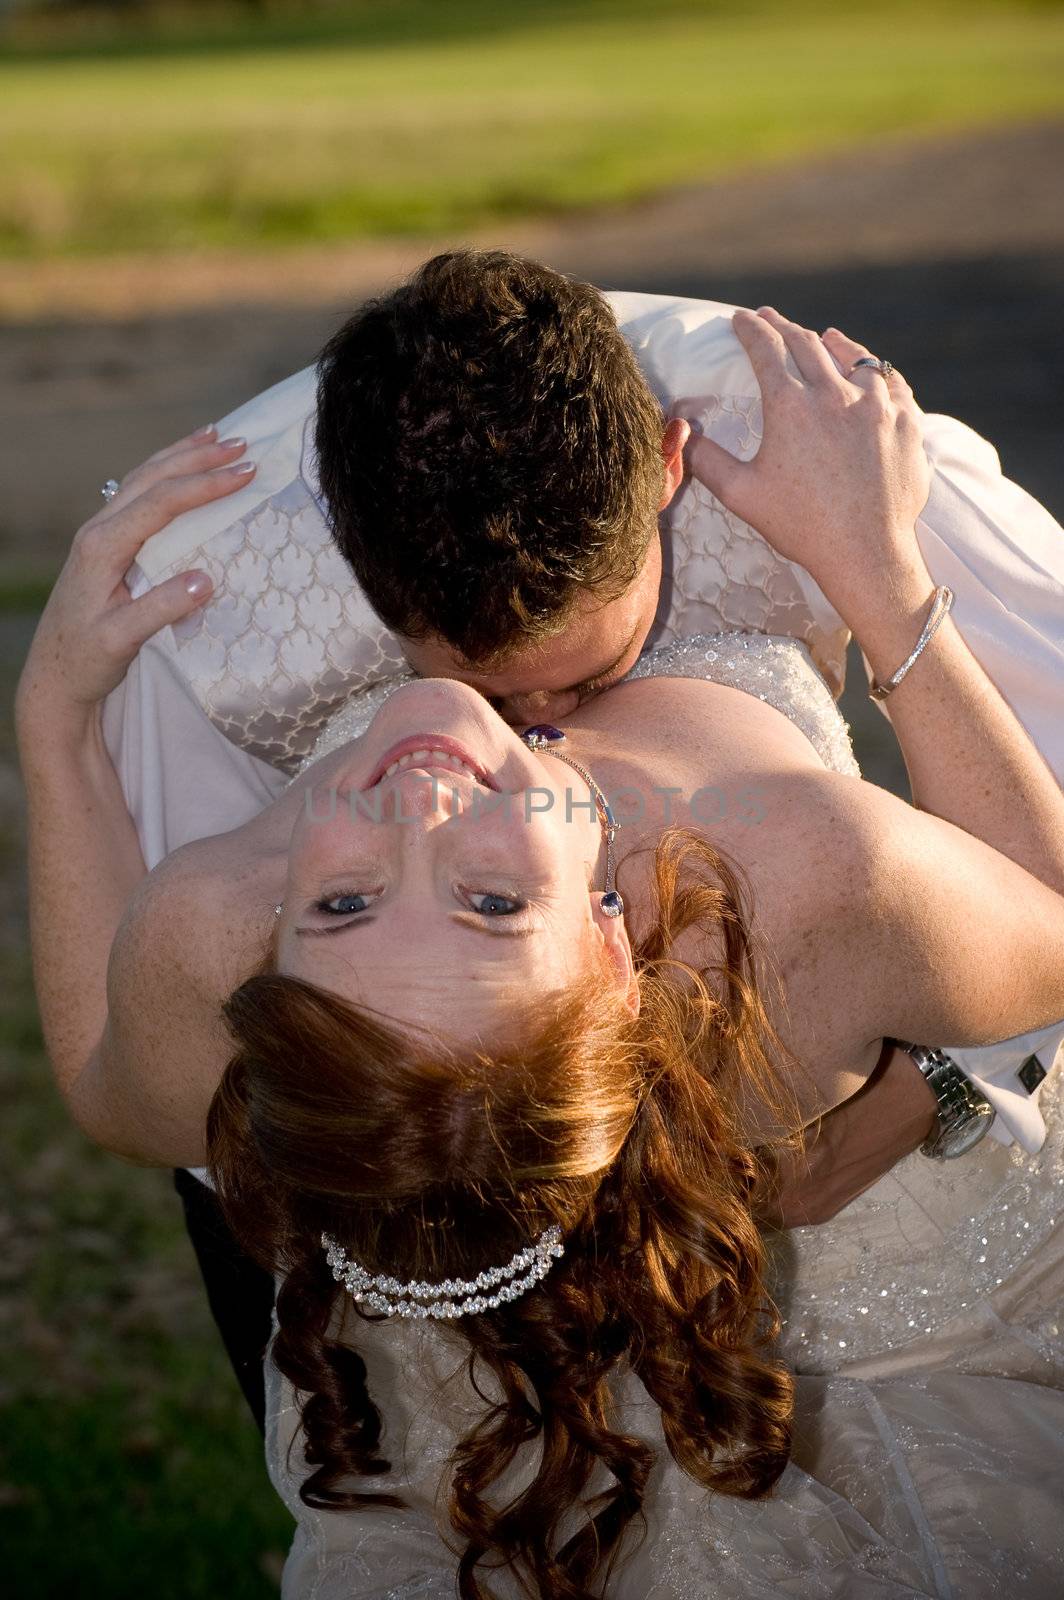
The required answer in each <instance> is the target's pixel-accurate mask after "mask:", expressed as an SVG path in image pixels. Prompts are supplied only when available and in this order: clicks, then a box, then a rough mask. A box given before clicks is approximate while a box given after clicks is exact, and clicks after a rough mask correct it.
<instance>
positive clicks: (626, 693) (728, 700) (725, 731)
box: [577, 678, 823, 768]
mask: <svg viewBox="0 0 1064 1600" xmlns="http://www.w3.org/2000/svg"><path fill="white" fill-rule="evenodd" d="M577 718H578V720H579V722H580V723H586V725H587V726H589V727H598V728H600V729H601V730H602V731H603V732H604V733H615V734H623V736H624V738H625V741H626V743H629V742H631V741H632V740H633V739H635V740H638V739H639V738H640V737H641V736H646V737H647V738H648V739H650V740H651V741H652V742H653V743H654V744H655V746H656V747H657V749H658V750H659V751H661V752H664V751H666V750H668V751H669V752H670V754H675V753H676V752H684V753H687V754H688V755H690V756H691V757H692V758H693V759H694V760H696V761H697V760H703V759H708V760H712V761H724V762H727V763H728V764H735V765H737V766H738V765H745V764H752V765H754V766H778V765H780V764H781V763H782V764H786V765H790V764H792V763H797V764H798V765H799V766H809V767H812V768H822V767H823V762H822V761H821V759H820V757H819V755H817V753H816V751H815V750H814V748H813V746H812V745H811V744H810V742H809V740H808V739H807V738H806V736H805V734H804V733H803V732H802V731H801V729H800V728H799V727H798V726H797V725H796V724H795V723H794V722H792V720H791V719H790V717H788V716H786V715H785V714H784V712H782V711H780V710H777V708H776V707H775V706H773V705H770V704H769V703H768V702H767V701H765V700H761V699H760V698H759V697H758V696H757V695H756V694H751V693H749V692H748V691H747V690H745V689H737V688H733V687H732V686H731V685H729V684H723V683H713V682H710V681H707V680H705V679H702V678H640V679H634V680H632V681H630V682H624V683H619V684H617V685H616V686H615V687H614V688H611V689H609V690H607V691H606V692H605V693H604V694H601V695H598V696H596V698H595V699H594V700H591V701H589V702H588V703H587V704H586V705H585V706H582V707H581V709H580V711H579V712H578V714H577Z"/></svg>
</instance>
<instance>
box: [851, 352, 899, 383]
mask: <svg viewBox="0 0 1064 1600" xmlns="http://www.w3.org/2000/svg"><path fill="white" fill-rule="evenodd" d="M858 367H871V369H872V371H873V372H878V373H879V374H880V376H881V377H884V378H889V377H890V375H891V373H892V372H896V371H897V368H896V367H895V366H894V365H893V364H892V363H891V362H889V361H880V359H879V357H878V356H861V358H860V360H858V361H855V362H854V364H853V366H852V367H851V368H850V370H849V372H848V373H847V374H846V376H847V377H848V378H852V377H853V375H854V373H855V372H856V371H857V368H858Z"/></svg>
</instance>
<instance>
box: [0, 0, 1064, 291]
mask: <svg viewBox="0 0 1064 1600" xmlns="http://www.w3.org/2000/svg"><path fill="white" fill-rule="evenodd" d="M227 15H228V14H227ZM225 28H228V30H229V31H228V32H226V31H225ZM182 29H183V30H184V31H182ZM200 30H201V31H200V33H198V34H190V33H189V32H188V31H187V28H185V27H184V25H182V28H179V29H178V31H177V32H176V33H175V32H174V30H173V29H170V31H169V32H166V31H164V32H163V33H162V34H161V35H160V36H159V37H156V38H154V39H147V40H146V39H144V38H143V37H136V36H133V35H130V34H128V32H122V31H121V30H120V31H119V32H117V33H114V34H113V35H106V36H105V37H104V38H102V39H100V40H98V41H97V43H96V45H95V46H94V47H93V49H94V50H95V53H91V52H90V49H89V46H87V45H85V44H78V43H77V41H76V40H75V42H74V43H73V44H70V43H65V44H61V45H55V46H48V47H45V46H41V45H38V46H36V47H34V48H33V49H29V48H25V49H21V50H17V49H15V47H14V46H11V47H9V48H8V50H7V51H6V52H5V54H4V55H3V56H0V147H2V148H3V150H4V160H3V162H2V164H0V253H2V254H6V255H8V256H13V257H16V258H18V257H22V258H25V259H27V260H32V259H35V258H36V259H40V258H42V257H46V256H49V255H57V254H58V255H77V254H85V253H101V252H111V251H116V250H136V251H154V250H162V249H172V248H186V247H206V248H215V247H223V246H252V247H255V246H260V245H261V246H270V247H273V246H277V245H284V244H288V243H296V242H298V243H307V242H310V241H327V240H336V239H341V238H351V237H358V236H365V235H372V234H389V233H390V234H412V233H413V234H416V233H427V232H436V231H448V230H451V231H453V230H462V229H465V228H467V227H469V226H471V225H473V224H475V223H478V222H482V221H485V220H488V219H491V218H504V217H508V216H513V215H518V214H525V213H530V212H540V211H549V210H558V209H568V208H573V207H579V206H585V205H588V204H599V203H607V202H613V201H622V200H626V199H630V198H633V197H636V196H639V195H642V194H645V193H647V192H650V191H653V190H655V189H658V188H661V187H662V186H666V185H670V184H676V183H684V182H690V181H697V180H700V179H703V178H706V177H707V176H710V175H713V174H717V173H720V172H723V171H726V170H729V169H735V168H737V167H742V166H746V165H749V164H764V163H772V162H779V161H783V160H786V159H790V158H794V157H797V156H800V155H803V154H805V153H808V152H812V151H818V150H824V149H829V148H841V147H846V146H852V145H854V144H856V143H858V142H860V141H863V140H875V139H880V138H894V137H896V136H899V135H906V134H912V133H920V134H926V133H932V132H936V131H941V130H943V129H953V128H962V127H970V126H974V125H979V124H985V123H988V122H1004V121H1009V120H1017V119H1026V118H1035V117H1042V116H1046V115H1057V114H1061V113H1064V12H1062V11H1061V9H1060V7H1059V6H1047V5H1043V6H1035V7H1007V6H1003V5H989V6H982V7H971V6H968V7H964V8H959V7H958V6H957V5H950V4H942V3H941V0H940V3H938V4H935V3H934V0H929V3H928V4H927V5H924V6H915V5H910V4H908V3H904V0H903V3H900V4H899V3H895V4H893V5H891V6H889V7H887V6H875V7H870V8H867V9H857V10H855V11H854V12H852V13H851V12H850V11H849V10H847V9H846V8H840V7H838V6H831V5H827V6H821V7H818V8H815V9H814V10H811V11H810V12H809V14H804V13H803V12H802V11H801V10H797V9H796V8H795V7H793V6H792V7H790V8H788V9H787V10H784V9H783V8H782V6H781V5H779V4H776V3H764V0H763V3H761V4H755V5H754V6H753V8H752V9H751V8H744V9H743V11H742V13H741V14H740V15H737V14H736V8H733V7H721V6H719V5H718V4H708V3H702V4H698V3H696V0H686V3H681V0H674V3H664V4H661V5H659V6H653V7H652V6H649V5H641V6H635V5H633V4H631V3H628V0H587V3H585V4H584V5H582V6H581V5H576V4H570V5H564V4H560V3H558V0H555V3H552V4H545V5H543V6H537V7H527V6H517V5H513V6H510V7H507V6H505V5H503V4H496V5H494V6H491V7H487V6H486V5H485V3H484V0H438V4H437V5H436V7H434V8H433V7H427V6H426V5H425V0H419V3H415V0H395V3H394V4H392V5H391V6H388V5H382V6H378V7H376V8H370V9H360V10H358V11H357V12H354V13H351V14H350V15H348V14H347V13H343V14H342V15H341V14H334V13H332V12H323V13H313V14H312V15H311V16H310V17H308V18H305V19H303V21H302V22H298V21H293V19H292V17H291V15H287V16H281V17H280V18H271V17H267V18H266V19H265V20H264V21H263V22H261V23H258V24H255V23H252V22H248V21H246V20H244V21H242V22H241V23H240V24H239V28H237V26H236V24H234V23H233V22H232V20H231V18H230V20H229V21H227V22H225V24H224V27H223V29H222V31H221V32H215V33H214V34H213V35H212V34H210V33H208V34H206V35H205V34H203V32H202V24H201V25H200ZM286 30H287V31H286Z"/></svg>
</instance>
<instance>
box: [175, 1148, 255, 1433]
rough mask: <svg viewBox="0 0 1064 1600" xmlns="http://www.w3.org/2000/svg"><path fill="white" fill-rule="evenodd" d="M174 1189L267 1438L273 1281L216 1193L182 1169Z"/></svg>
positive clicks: (217, 1315)
mask: <svg viewBox="0 0 1064 1600" xmlns="http://www.w3.org/2000/svg"><path fill="white" fill-rule="evenodd" d="M174 1188H175V1189H176V1190H177V1192H178V1194H179V1195H180V1196H181V1201H182V1204H183V1205H184V1208H185V1226H186V1227H187V1229H188V1236H189V1238H190V1239H191V1240H192V1248H193V1249H194V1250H195V1252H196V1260H197V1261H198V1262H199V1269H200V1272H201V1273H202V1274H203V1282H204V1286H205V1287H206V1290H207V1301H208V1304H209V1305H210V1308H211V1313H212V1315H213V1317H214V1320H215V1322H216V1323H217V1324H218V1331H219V1333H220V1334H221V1336H222V1343H223V1344H224V1345H225V1350H226V1354H227V1355H228V1357H229V1360H230V1362H231V1363H232V1368H233V1371H234V1372H235V1373H236V1379H237V1382H238V1383H239V1385H240V1387H241V1389H242V1390H243V1391H244V1398H245V1399H246V1400H247V1403H248V1405H249V1406H250V1407H251V1414H252V1416H253V1417H254V1418H255V1421H256V1423H257V1424H258V1428H259V1432H260V1433H264V1432H265V1427H266V1421H265V1418H266V1392H265V1382H264V1379H263V1372H262V1358H263V1356H264V1355H265V1353H266V1346H267V1344H268V1343H269V1339H270V1333H271V1331H272V1320H271V1319H272V1315H273V1298H274V1296H273V1276H272V1274H271V1273H269V1272H267V1271H266V1270H265V1269H264V1268H263V1267H260V1266H259V1265H258V1263H257V1262H256V1261H252V1260H251V1258H250V1257H249V1256H246V1255H245V1254H244V1252H243V1251H242V1250H241V1248H240V1246H239V1245H238V1244H237V1242H236V1240H235V1239H234V1238H233V1235H232V1234H231V1233H230V1231H229V1229H228V1227H227V1226H226V1222H225V1218H224V1217H223V1216H222V1211H221V1207H220V1206H219V1204H218V1201H217V1199H216V1198H215V1195H214V1190H213V1189H209V1188H208V1187H207V1185H206V1184H205V1183H200V1181H199V1179H198V1178H194V1177H193V1176H192V1174H191V1173H190V1172H186V1171H185V1170H184V1169H183V1168H181V1167H179V1168H178V1169H177V1170H176V1171H175V1172H174Z"/></svg>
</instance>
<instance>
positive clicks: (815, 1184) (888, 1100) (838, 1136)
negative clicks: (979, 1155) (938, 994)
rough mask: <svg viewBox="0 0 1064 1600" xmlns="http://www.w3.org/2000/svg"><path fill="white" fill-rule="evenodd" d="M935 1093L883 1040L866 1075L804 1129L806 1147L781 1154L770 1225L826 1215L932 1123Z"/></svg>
mask: <svg viewBox="0 0 1064 1600" xmlns="http://www.w3.org/2000/svg"><path fill="white" fill-rule="evenodd" d="M937 1115H938V1107H937V1104H936V1101H935V1097H934V1094H933V1093H932V1091H931V1089H930V1088H929V1086H928V1084H927V1082H926V1080H925V1079H924V1077H923V1075H922V1074H921V1073H920V1071H919V1069H918V1068H917V1067H916V1066H915V1065H914V1063H913V1060H912V1057H911V1056H910V1055H908V1054H907V1053H906V1052H905V1051H904V1050H901V1049H899V1048H897V1046H894V1045H891V1044H888V1043H884V1046H883V1053H882V1055H881V1056H880V1059H879V1061H878V1063H877V1064H876V1067H875V1069H874V1071H873V1072H871V1073H870V1074H869V1077H868V1080H867V1082H866V1083H865V1084H864V1085H863V1087H862V1088H860V1089H859V1090H858V1091H857V1093H856V1094H855V1095H852V1096H851V1097H850V1099H849V1100H844V1101H843V1103H842V1105H841V1106H837V1107H836V1108H835V1110H834V1111H829V1112H828V1113H827V1115H826V1116H824V1117H822V1118H821V1119H820V1121H819V1122H818V1123H814V1124H813V1125H812V1126H810V1127H809V1128H808V1129H807V1130H806V1144H805V1149H804V1150H802V1151H799V1152H797V1153H791V1152H787V1153H785V1154H784V1155H783V1156H782V1157H781V1158H780V1162H779V1194H778V1199H777V1204H776V1209H775V1212H774V1214H773V1215H771V1216H770V1217H768V1218H766V1219H765V1220H767V1221H769V1222H770V1223H772V1224H773V1225H774V1226H776V1227H785V1228H800V1227H805V1226H806V1225H808V1224H810V1223H820V1222H830V1220H831V1218H832V1217H834V1216H837V1215H838V1213H839V1212H840V1211H841V1210H842V1209H843V1207H844V1206H848V1205H849V1204H850V1202H851V1200H856V1199H857V1196H858V1195H860V1194H863V1193H864V1191H865V1190H866V1189H869V1188H871V1186H872V1184H874V1183H877V1182H878V1181H879V1179H880V1178H881V1177H883V1175H884V1174H885V1173H887V1172H889V1171H890V1169H891V1167H893V1166H895V1165H896V1164H897V1163H898V1162H899V1161H901V1160H902V1159H903V1158H904V1157H905V1156H907V1155H911V1154H912V1152H913V1151H914V1150H917V1149H919V1147H920V1145H922V1144H923V1142H924V1140H925V1139H926V1138H927V1136H928V1134H929V1133H930V1132H931V1130H932V1128H933V1127H934V1125H935V1121H936V1118H937Z"/></svg>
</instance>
